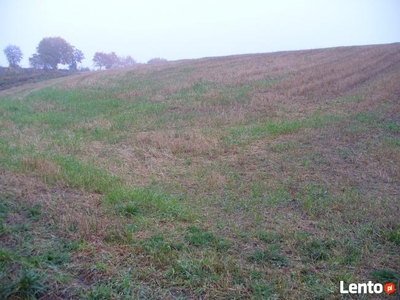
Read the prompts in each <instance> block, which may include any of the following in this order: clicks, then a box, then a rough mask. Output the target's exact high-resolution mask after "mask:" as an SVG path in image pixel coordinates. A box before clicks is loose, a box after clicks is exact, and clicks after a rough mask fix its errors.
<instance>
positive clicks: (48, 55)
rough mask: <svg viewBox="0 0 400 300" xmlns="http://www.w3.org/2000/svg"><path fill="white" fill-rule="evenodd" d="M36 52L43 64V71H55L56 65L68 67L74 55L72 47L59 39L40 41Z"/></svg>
mask: <svg viewBox="0 0 400 300" xmlns="http://www.w3.org/2000/svg"><path fill="white" fill-rule="evenodd" d="M36 51H37V54H38V55H39V56H40V59H41V61H42V62H43V68H44V69H48V68H52V69H54V70H56V69H57V66H58V64H63V65H69V64H71V63H72V60H73V55H74V47H73V46H71V45H70V44H68V43H67V42H66V41H65V40H64V39H63V38H60V37H48V38H44V39H42V40H41V41H40V43H39V45H38V46H37V48H36Z"/></svg>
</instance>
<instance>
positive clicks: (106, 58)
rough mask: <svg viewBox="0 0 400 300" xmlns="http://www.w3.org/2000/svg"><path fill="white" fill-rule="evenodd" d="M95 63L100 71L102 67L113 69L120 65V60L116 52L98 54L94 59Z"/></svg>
mask: <svg viewBox="0 0 400 300" xmlns="http://www.w3.org/2000/svg"><path fill="white" fill-rule="evenodd" d="M93 62H94V65H95V66H96V67H99V68H100V70H101V68H102V67H105V68H106V69H111V68H112V67H115V66H117V65H118V62H119V58H118V56H117V55H116V54H115V52H111V53H104V52H96V53H95V54H94V57H93Z"/></svg>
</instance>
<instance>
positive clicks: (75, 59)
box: [69, 48, 85, 71]
mask: <svg viewBox="0 0 400 300" xmlns="http://www.w3.org/2000/svg"><path fill="white" fill-rule="evenodd" d="M84 59H85V56H84V55H83V52H82V51H81V50H79V49H76V48H74V51H73V53H72V60H71V64H70V65H69V69H70V70H72V71H77V70H78V64H77V63H81V62H82V60H84Z"/></svg>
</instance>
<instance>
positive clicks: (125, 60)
mask: <svg viewBox="0 0 400 300" xmlns="http://www.w3.org/2000/svg"><path fill="white" fill-rule="evenodd" d="M135 64H136V61H135V60H134V59H133V58H132V56H130V55H128V56H125V57H123V56H121V57H118V67H121V68H123V67H132V66H134V65H135Z"/></svg>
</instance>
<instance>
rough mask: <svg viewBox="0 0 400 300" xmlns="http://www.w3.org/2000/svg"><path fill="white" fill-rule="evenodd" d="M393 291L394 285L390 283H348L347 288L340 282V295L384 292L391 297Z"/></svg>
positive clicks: (394, 289)
mask: <svg viewBox="0 0 400 300" xmlns="http://www.w3.org/2000/svg"><path fill="white" fill-rule="evenodd" d="M395 291H396V285H395V284H394V283H391V282H388V283H385V284H381V283H373V282H372V281H368V282H367V283H350V284H349V286H348V287H346V286H345V284H344V282H343V281H340V293H341V294H382V293H383V292H385V293H386V294H388V295H391V294H393V293H394V292H395Z"/></svg>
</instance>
